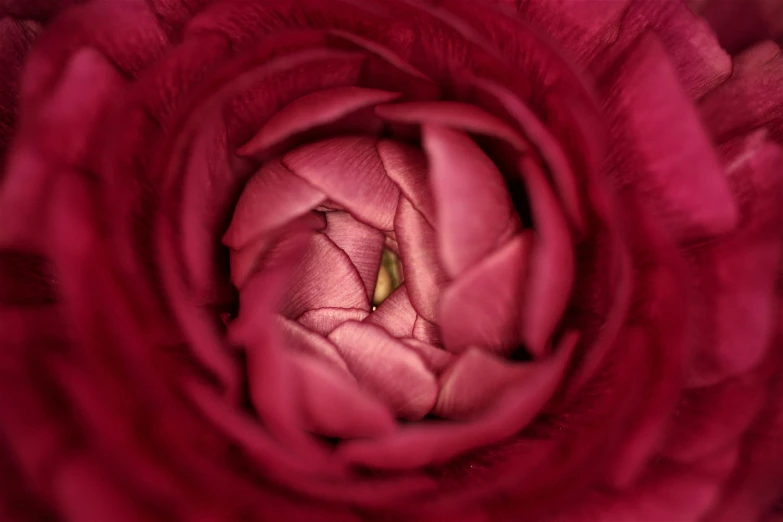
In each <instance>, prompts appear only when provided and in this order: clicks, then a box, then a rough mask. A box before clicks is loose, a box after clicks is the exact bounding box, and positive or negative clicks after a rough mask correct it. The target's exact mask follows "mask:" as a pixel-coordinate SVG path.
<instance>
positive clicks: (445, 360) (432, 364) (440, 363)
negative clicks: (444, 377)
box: [402, 338, 454, 375]
mask: <svg viewBox="0 0 783 522" xmlns="http://www.w3.org/2000/svg"><path fill="white" fill-rule="evenodd" d="M402 342H403V343H405V345H406V346H408V347H409V348H410V349H411V350H413V351H414V352H416V353H417V354H419V357H421V360H422V361H424V364H426V365H427V368H429V369H430V371H431V372H432V373H434V374H435V375H440V374H441V373H442V372H443V370H445V369H446V367H448V366H449V364H451V363H452V362H453V361H454V354H452V353H449V352H447V351H446V350H444V349H442V348H438V347H437V346H433V345H431V344H430V343H427V342H424V341H420V340H419V339H413V338H410V339H402Z"/></svg>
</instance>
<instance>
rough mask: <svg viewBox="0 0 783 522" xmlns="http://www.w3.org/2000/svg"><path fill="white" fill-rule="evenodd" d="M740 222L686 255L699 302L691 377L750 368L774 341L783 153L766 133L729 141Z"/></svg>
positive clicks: (700, 382)
mask: <svg viewBox="0 0 783 522" xmlns="http://www.w3.org/2000/svg"><path fill="white" fill-rule="evenodd" d="M724 156H725V163H726V174H727V179H729V180H730V182H731V184H732V186H733V189H734V192H735V193H736V197H737V200H738V201H739V202H740V211H741V223H740V226H739V229H738V230H737V231H736V232H735V233H732V234H729V235H727V236H725V237H723V238H720V239H719V240H716V241H713V242H711V243H709V244H705V245H703V246H700V247H698V248H694V249H691V250H690V251H689V252H688V254H687V260H688V265H689V281H690V282H691V295H692V299H693V305H692V306H691V309H692V314H693V319H694V321H693V326H692V336H691V348H690V353H691V361H690V365H689V366H690V367H689V373H690V374H689V381H688V382H689V383H690V384H691V385H695V386H704V385H709V384H713V383H716V382H718V381H720V380H722V379H724V378H726V377H729V376H731V375H736V374H739V373H743V372H745V371H747V370H748V369H750V368H752V367H753V366H755V365H756V364H758V362H759V361H760V360H761V358H762V357H763V356H764V353H765V351H766V350H767V349H768V348H769V342H770V338H771V335H772V334H773V333H774V327H775V324H776V321H777V317H775V315H774V314H775V313H776V312H775V311H776V309H777V306H778V305H777V304H776V303H777V298H776V294H775V281H776V278H777V277H778V275H777V274H778V272H779V268H780V263H781V259H782V257H781V256H782V253H781V247H782V245H781V241H780V237H781V233H782V232H783V230H782V229H781V222H783V221H782V217H781V208H783V179H781V172H783V154H781V150H780V148H779V147H778V146H777V145H776V144H772V143H770V142H769V141H768V140H767V139H766V137H765V134H764V132H763V131H762V132H760V133H756V134H755V135H751V136H748V137H747V138H745V139H743V140H740V141H739V143H736V144H733V145H730V146H728V147H724Z"/></svg>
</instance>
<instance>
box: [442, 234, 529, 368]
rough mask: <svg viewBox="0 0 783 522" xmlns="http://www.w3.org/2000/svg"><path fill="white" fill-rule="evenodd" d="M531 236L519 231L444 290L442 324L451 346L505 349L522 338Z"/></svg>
mask: <svg viewBox="0 0 783 522" xmlns="http://www.w3.org/2000/svg"><path fill="white" fill-rule="evenodd" d="M532 239H533V238H532V234H530V235H518V236H515V237H514V238H513V239H511V240H510V241H509V242H508V243H506V244H505V245H504V246H502V247H500V248H498V249H497V250H496V251H495V252H493V253H491V254H490V255H488V256H487V257H486V258H485V259H483V260H482V261H480V262H479V264H477V265H474V266H473V267H471V268H469V269H468V270H466V271H465V272H464V273H462V274H461V275H460V276H459V277H458V278H457V279H456V280H454V281H453V282H452V283H451V284H450V285H449V286H447V287H446V288H445V289H444V291H443V294H442V296H441V299H440V305H439V311H440V312H439V319H440V320H439V321H438V323H439V324H440V328H441V335H442V336H443V344H444V345H445V347H446V348H447V349H448V350H449V351H452V352H457V353H459V352H461V351H463V350H465V349H466V348H468V347H469V346H476V347H478V348H481V349H484V350H488V351H491V352H499V353H503V352H505V351H508V350H513V349H514V348H515V347H516V345H517V344H518V343H519V315H520V313H519V312H520V310H521V308H522V302H523V296H524V293H525V287H524V286H523V283H525V282H526V281H527V277H528V262H529V258H530V253H531V252H530V251H531V246H532Z"/></svg>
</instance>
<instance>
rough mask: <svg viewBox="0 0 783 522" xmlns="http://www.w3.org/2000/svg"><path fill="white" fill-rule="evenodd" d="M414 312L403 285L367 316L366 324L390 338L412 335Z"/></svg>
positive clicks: (414, 319)
mask: <svg viewBox="0 0 783 522" xmlns="http://www.w3.org/2000/svg"><path fill="white" fill-rule="evenodd" d="M415 321H416V310H415V309H414V308H413V305H412V304H411V302H410V300H409V299H408V290H407V287H406V286H405V285H404V284H403V285H401V286H399V287H397V289H396V290H395V291H394V292H392V293H391V295H390V296H389V297H387V298H386V299H385V300H384V301H383V302H382V303H381V304H380V306H378V308H377V309H376V310H375V311H373V312H372V313H371V314H370V315H368V316H367V319H365V320H364V322H366V323H370V324H374V325H376V326H379V327H381V328H383V329H384V330H386V331H387V332H388V333H389V335H391V336H392V337H407V336H410V335H412V332H413V323H414V322H415Z"/></svg>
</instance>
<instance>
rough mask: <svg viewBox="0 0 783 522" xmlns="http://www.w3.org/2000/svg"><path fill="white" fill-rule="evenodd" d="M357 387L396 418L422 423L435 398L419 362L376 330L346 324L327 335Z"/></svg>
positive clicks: (435, 391) (432, 385)
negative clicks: (355, 380)
mask: <svg viewBox="0 0 783 522" xmlns="http://www.w3.org/2000/svg"><path fill="white" fill-rule="evenodd" d="M329 340H330V341H332V342H334V343H335V344H336V345H337V349H338V350H339V351H340V353H341V354H342V356H343V358H344V359H345V361H346V363H347V364H348V367H349V368H350V369H351V371H352V372H353V374H354V375H355V376H356V379H357V380H358V381H359V383H361V384H362V386H364V387H365V388H367V389H368V390H371V391H372V392H373V393H374V394H375V395H376V396H378V397H379V398H380V399H381V400H383V401H384V402H385V403H386V404H388V406H389V408H390V409H391V410H392V411H393V412H394V413H396V414H397V415H399V416H401V417H404V418H407V419H412V420H416V419H421V418H422V417H424V416H425V415H426V414H427V413H429V411H430V410H431V409H432V406H433V405H434V404H435V399H436V397H437V394H438V385H437V383H436V382H435V378H434V377H433V376H432V374H431V373H430V372H429V371H428V370H427V367H426V366H424V363H423V362H422V361H421V359H420V358H419V357H418V356H417V355H416V354H415V353H413V352H412V351H411V350H410V349H408V348H407V347H405V345H403V344H402V343H401V342H400V341H398V340H397V339H395V338H393V337H391V336H390V335H389V334H388V333H386V332H385V331H383V330H382V329H380V328H378V327H377V326H373V325H369V324H367V323H359V322H355V321H349V322H345V323H343V324H342V325H340V326H338V327H337V328H336V329H335V330H334V331H333V332H332V333H331V334H330V335H329Z"/></svg>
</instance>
